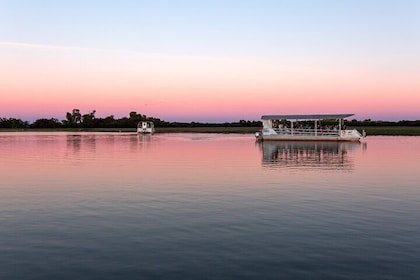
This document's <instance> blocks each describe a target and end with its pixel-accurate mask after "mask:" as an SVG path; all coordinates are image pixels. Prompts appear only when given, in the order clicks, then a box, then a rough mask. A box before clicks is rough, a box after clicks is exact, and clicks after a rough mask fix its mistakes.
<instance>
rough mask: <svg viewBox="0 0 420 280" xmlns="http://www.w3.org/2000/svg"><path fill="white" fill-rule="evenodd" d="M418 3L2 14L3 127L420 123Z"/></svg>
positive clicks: (44, 7) (174, 5) (259, 2)
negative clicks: (92, 121)
mask: <svg viewBox="0 0 420 280" xmlns="http://www.w3.org/2000/svg"><path fill="white" fill-rule="evenodd" d="M419 15H420V1H408V0H402V1H389V0H381V1H379V0H378V1H374V0H372V1H369V0H352V1H339V0H336V1H333V0H330V1H326V0H325V1H321V0H320V1H316V0H306V1H305V0H290V1H286V0H283V1H282V0H275V1H274V0H273V1H269V0H254V1H250V0H223V1H222V0H207V1H203V0H149V1H145V0H144V1H142V0H132V1H128V0H119V1H110V0H109V1H107V0H102V1H96V0H90V1H81V0H72V1H70V0H69V1H64V0H63V1H56V0H50V1H45V0H38V1H31V0H28V1H23V0H14V1H10V0H0V117H4V118H5V117H6V118H11V117H13V118H21V119H23V120H28V121H34V120H36V119H38V118H57V119H59V120H62V119H65V115H66V112H70V111H71V110H72V109H74V108H77V109H80V111H81V113H82V114H84V113H89V112H91V111H93V110H96V116H97V117H106V116H109V115H114V116H115V117H117V118H120V117H124V116H128V115H129V113H130V112H132V111H135V112H137V113H140V114H145V115H147V116H151V117H156V118H160V119H162V120H166V121H187V122H190V121H203V122H224V121H238V120H241V119H245V120H259V119H260V117H261V115H267V114H323V113H330V114H334V113H354V114H355V116H354V118H355V119H358V120H363V119H372V120H391V121H395V120H418V119H420V16H419Z"/></svg>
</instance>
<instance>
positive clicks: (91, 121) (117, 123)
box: [0, 109, 420, 129]
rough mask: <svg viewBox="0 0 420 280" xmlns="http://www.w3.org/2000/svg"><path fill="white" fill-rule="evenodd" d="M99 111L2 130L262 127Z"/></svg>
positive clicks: (2, 123)
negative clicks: (149, 124)
mask: <svg viewBox="0 0 420 280" xmlns="http://www.w3.org/2000/svg"><path fill="white" fill-rule="evenodd" d="M95 114H96V111H95V110H93V111H91V112H89V113H86V114H82V113H81V112H80V110H79V109H73V110H72V111H71V112H67V113H66V118H65V119H64V120H58V119H56V118H49V119H48V118H41V119H37V120H35V121H34V122H33V123H29V122H28V121H23V120H21V119H16V118H1V117H0V128H9V129H27V128H50V129H51V128H52V129H57V128H87V129H88V128H135V127H137V124H138V122H140V121H152V122H154V124H155V126H157V127H261V126H262V123H261V121H249V120H240V121H238V122H223V123H206V122H167V121H164V120H161V119H159V118H155V117H148V116H146V115H143V114H139V113H137V112H130V113H129V114H128V117H122V118H115V117H114V115H110V116H107V117H105V118H100V117H96V116H95ZM346 124H347V125H348V126H420V120H415V121H409V120H401V121H397V122H391V121H380V120H379V121H372V120H371V119H366V120H363V121H359V120H356V119H353V120H350V121H346Z"/></svg>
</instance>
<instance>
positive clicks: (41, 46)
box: [0, 41, 92, 50]
mask: <svg viewBox="0 0 420 280" xmlns="http://www.w3.org/2000/svg"><path fill="white" fill-rule="evenodd" d="M0 47H6V48H29V49H55V50H92V48H83V47H73V46H61V45H47V44H34V43H22V42H7V41H6V42H0Z"/></svg>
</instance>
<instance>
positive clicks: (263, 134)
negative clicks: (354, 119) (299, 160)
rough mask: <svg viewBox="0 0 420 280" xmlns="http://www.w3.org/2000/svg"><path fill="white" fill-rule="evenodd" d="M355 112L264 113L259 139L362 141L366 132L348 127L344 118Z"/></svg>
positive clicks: (257, 136)
mask: <svg viewBox="0 0 420 280" xmlns="http://www.w3.org/2000/svg"><path fill="white" fill-rule="evenodd" d="M353 115H354V114H317V115H264V116H262V117H261V120H262V123H263V128H262V130H261V131H259V132H256V133H255V136H256V138H257V140H259V141H266V140H280V141H281V140H283V141H290V140H292V141H297V140H299V141H360V138H362V137H365V136H366V133H365V131H363V132H362V133H360V132H359V131H357V130H356V129H347V128H346V126H345V124H344V119H345V118H348V117H351V116H353Z"/></svg>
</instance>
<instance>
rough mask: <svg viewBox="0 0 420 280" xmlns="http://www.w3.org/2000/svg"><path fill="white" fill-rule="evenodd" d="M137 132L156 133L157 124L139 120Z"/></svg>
mask: <svg viewBox="0 0 420 280" xmlns="http://www.w3.org/2000/svg"><path fill="white" fill-rule="evenodd" d="M137 133H150V134H152V133H155V125H154V123H153V122H146V121H143V122H139V123H138V124H137Z"/></svg>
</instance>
